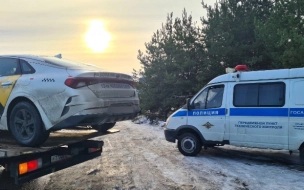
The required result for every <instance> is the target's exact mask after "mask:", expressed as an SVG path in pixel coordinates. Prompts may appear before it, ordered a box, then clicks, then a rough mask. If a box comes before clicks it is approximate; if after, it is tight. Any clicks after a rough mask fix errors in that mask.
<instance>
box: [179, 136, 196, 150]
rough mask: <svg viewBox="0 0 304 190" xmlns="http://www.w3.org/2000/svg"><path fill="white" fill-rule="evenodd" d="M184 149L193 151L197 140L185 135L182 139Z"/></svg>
mask: <svg viewBox="0 0 304 190" xmlns="http://www.w3.org/2000/svg"><path fill="white" fill-rule="evenodd" d="M181 145H182V149H183V150H184V151H185V152H187V153H192V152H193V151H194V150H195V148H196V143H195V140H194V139H193V138H191V137H185V138H183V140H182V143H181Z"/></svg>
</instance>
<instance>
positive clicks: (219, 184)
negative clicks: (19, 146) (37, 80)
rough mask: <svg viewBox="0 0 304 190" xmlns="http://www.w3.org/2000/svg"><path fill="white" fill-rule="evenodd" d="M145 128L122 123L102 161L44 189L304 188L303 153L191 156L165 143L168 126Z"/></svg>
mask: <svg viewBox="0 0 304 190" xmlns="http://www.w3.org/2000/svg"><path fill="white" fill-rule="evenodd" d="M139 123H141V124H134V123H132V122H131V121H123V122H118V123H117V124H116V126H115V128H116V129H119V130H120V132H119V133H114V134H111V135H106V136H101V137H97V139H100V140H103V141H104V144H105V145H104V151H103V153H102V156H101V157H99V158H96V159H93V160H91V161H88V162H85V163H82V164H79V165H76V166H74V167H71V168H67V169H65V170H62V171H58V172H56V173H54V174H52V175H48V176H46V177H47V178H48V183H47V184H46V185H45V186H44V188H43V189H172V190H173V189H189V190H190V189H191V190H192V189H197V190H200V189H203V190H207V189H208V190H213V189H214V190H215V189H224V190H230V189H231V190H234V189H239V190H241V189H244V190H245V189H250V190H251V189H252V190H256V189H263V190H273V189H280V190H284V189H286V190H287V189H288V190H289V189H295V190H297V189H299V190H300V189H304V181H303V178H304V168H303V167H302V166H300V164H299V160H298V153H295V154H292V155H289V154H288V151H277V150H276V151H274V150H263V149H255V148H245V147H234V146H229V145H225V146H223V147H216V148H209V149H208V150H202V152H201V153H200V154H199V155H198V156H197V157H185V156H183V155H182V154H181V153H180V152H179V151H178V149H177V147H176V144H174V143H170V142H167V141H166V140H165V137H164V132H163V127H161V126H163V125H164V123H163V122H160V124H158V125H150V124H149V121H147V120H145V119H144V118H142V120H141V122H139ZM46 177H42V178H39V179H37V180H34V181H33V182H31V187H33V185H35V183H37V184H41V181H45V180H46V179H45V178H46ZM0 180H1V179H0ZM28 187H29V184H25V185H24V186H22V187H20V188H21V189H30V188H28ZM40 187H41V185H40ZM0 189H1V188H0Z"/></svg>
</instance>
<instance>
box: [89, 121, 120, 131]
mask: <svg viewBox="0 0 304 190" xmlns="http://www.w3.org/2000/svg"><path fill="white" fill-rule="evenodd" d="M115 124H116V122H114V123H104V124H101V125H92V126H91V127H92V128H93V129H95V130H97V131H98V132H101V133H105V132H107V130H109V129H111V128H113V127H114V125H115Z"/></svg>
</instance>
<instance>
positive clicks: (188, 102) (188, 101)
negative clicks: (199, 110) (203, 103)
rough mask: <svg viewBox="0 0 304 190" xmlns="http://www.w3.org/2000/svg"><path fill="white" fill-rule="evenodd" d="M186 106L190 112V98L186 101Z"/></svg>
mask: <svg viewBox="0 0 304 190" xmlns="http://www.w3.org/2000/svg"><path fill="white" fill-rule="evenodd" d="M186 104H187V110H191V105H190V98H187V99H186Z"/></svg>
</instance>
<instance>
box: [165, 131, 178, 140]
mask: <svg viewBox="0 0 304 190" xmlns="http://www.w3.org/2000/svg"><path fill="white" fill-rule="evenodd" d="M164 133H165V137H166V140H167V141H169V142H173V143H175V139H176V130H172V129H165V130H164Z"/></svg>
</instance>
